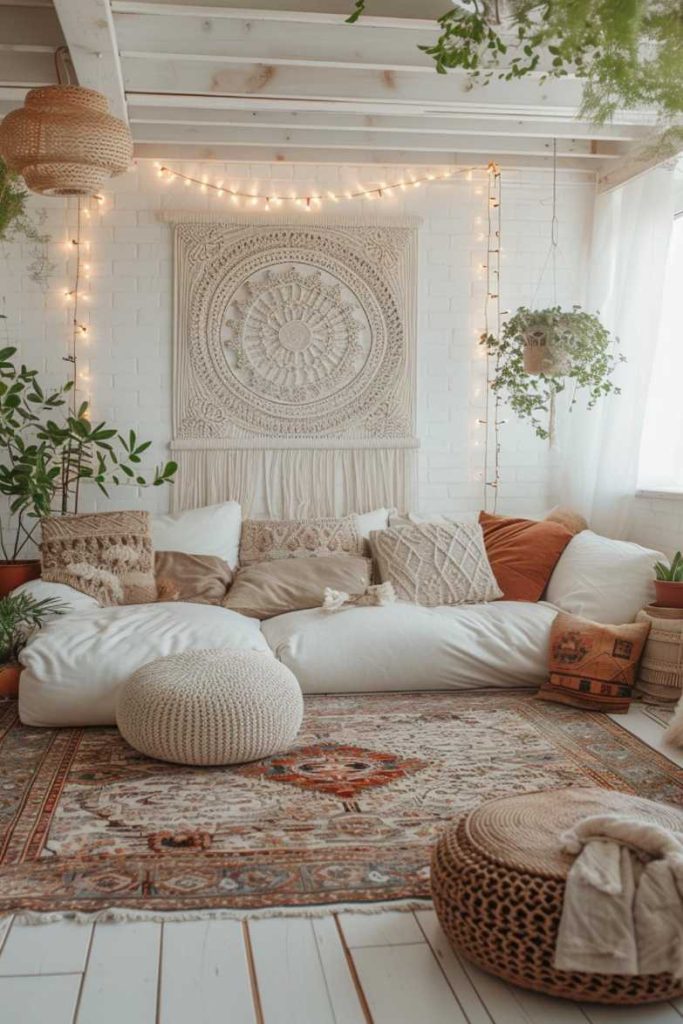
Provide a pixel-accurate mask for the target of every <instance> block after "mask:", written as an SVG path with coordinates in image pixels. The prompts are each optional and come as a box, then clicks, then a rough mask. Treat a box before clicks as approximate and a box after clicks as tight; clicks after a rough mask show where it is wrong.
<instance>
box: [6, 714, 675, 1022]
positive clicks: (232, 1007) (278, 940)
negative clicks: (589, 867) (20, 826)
mask: <svg viewBox="0 0 683 1024" xmlns="http://www.w3.org/2000/svg"><path fill="white" fill-rule="evenodd" d="M617 721H618V722H620V724H622V725H624V726H625V727H627V728H628V729H629V730H630V731H631V732H633V733H634V734H635V735H637V736H639V737H640V738H641V739H643V740H644V742H646V743H648V744H649V745H650V746H653V747H655V748H657V749H659V750H660V751H661V752H662V753H664V754H666V756H668V757H670V758H671V759H672V760H674V761H675V762H676V763H677V764H680V765H681V766H683V756H681V754H680V752H679V753H678V754H676V753H675V752H674V751H672V750H671V749H670V748H666V747H664V746H663V744H662V738H661V737H662V732H663V726H664V723H665V721H666V717H661V716H658V715H657V714H653V713H650V712H648V710H647V709H644V708H643V707H642V706H640V707H639V706H637V705H636V706H635V707H634V708H632V710H631V711H630V713H629V715H628V716H625V717H620V718H618V719H617ZM188 1022H192V1024H683V1000H677V1001H674V1002H671V1003H660V1004H658V1005H656V1006H645V1007H634V1008H610V1007H602V1006H596V1005H588V1004H586V1005H583V1004H582V1005H579V1004H575V1003H570V1002H566V1001H562V1000H557V999H550V998H547V997H545V996H541V995H536V994H534V993H532V992H526V991H524V990H522V989H518V988H515V987H513V986H511V985H507V984H506V983H505V982H502V981H499V980H498V979H497V978H494V977H493V976H492V975H488V974H485V973H484V972H483V971H480V970H479V969H478V968H476V967H474V966H473V965H472V964H470V963H469V962H468V961H467V960H465V959H464V958H462V957H460V956H459V955H457V954H456V953H454V952H453V950H452V949H451V948H450V946H449V944H448V942H447V940H446V939H445V937H444V935H443V933H442V931H441V929H440V927H439V922H438V920H437V918H436V916H435V914H434V912H433V911H432V910H430V909H424V910H419V911H417V912H416V913H399V912H388V913H381V914H372V915H367V914H366V915H363V914H333V913H330V914H328V915H326V916H325V917H320V918H301V917H300V918H284V917H273V918H264V919H259V920H254V921H250V922H248V923H247V922H239V921H227V920H226V921H194V922H187V923H185V922H183V923H178V922H169V923H167V924H158V923H152V922H130V923H122V924H109V923H107V924H104V923H103V924H96V925H84V924H75V923H73V922H69V921H61V922H57V923H54V924H49V925H36V926H30V925H22V924H19V923H18V922H14V921H12V920H11V919H9V920H5V921H4V922H0V1024H188Z"/></svg>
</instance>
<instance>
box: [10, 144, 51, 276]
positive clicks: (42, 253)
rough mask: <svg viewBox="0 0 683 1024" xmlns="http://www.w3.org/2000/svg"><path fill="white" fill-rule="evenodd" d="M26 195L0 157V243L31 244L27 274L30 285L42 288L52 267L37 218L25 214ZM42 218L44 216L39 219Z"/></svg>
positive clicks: (47, 236) (18, 180) (48, 237)
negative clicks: (18, 241)
mask: <svg viewBox="0 0 683 1024" xmlns="http://www.w3.org/2000/svg"><path fill="white" fill-rule="evenodd" d="M27 199H28V192H27V191H26V189H25V188H23V187H22V185H21V183H20V179H19V177H18V175H16V174H14V173H13V172H12V171H10V170H9V169H8V167H7V164H6V163H5V161H4V160H3V159H2V157H0V242H10V241H13V240H15V239H16V238H17V237H18V236H19V235H23V236H24V237H25V238H26V239H27V241H28V242H30V243H32V244H31V247H30V249H31V260H30V262H29V264H28V274H29V277H30V278H31V280H32V281H35V282H36V283H37V284H42V285H45V284H46V283H47V278H48V275H49V274H50V272H51V270H52V268H53V264H52V263H51V261H50V259H49V257H48V255H47V243H48V242H49V241H50V236H49V235H47V234H45V233H44V232H42V231H41V230H40V219H41V218H40V217H37V218H36V217H32V216H31V215H30V214H29V213H28V212H27V210H26V200H27ZM43 216H44V215H43Z"/></svg>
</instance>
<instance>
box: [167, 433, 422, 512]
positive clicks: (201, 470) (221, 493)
mask: <svg viewBox="0 0 683 1024" xmlns="http://www.w3.org/2000/svg"><path fill="white" fill-rule="evenodd" d="M175 454H176V461H177V463H178V477H177V480H176V483H175V485H174V487H173V491H172V504H173V511H174V512H181V511H183V510H184V509H187V508H199V507H201V506H203V505H215V504H218V503H219V502H222V501H237V502H239V503H240V505H241V506H242V514H243V516H244V517H245V518H251V517H253V516H256V515H263V516H266V517H268V518H273V519H312V518H318V517H321V516H343V515H347V514H348V513H350V512H370V511H372V509H375V508H396V509H398V510H399V512H405V511H407V510H408V509H409V508H411V507H412V504H413V498H414V492H415V475H416V458H415V449H412V448H389V447H387V448H361V449H329V448H326V449H315V450H312V449H300V450H289V449H254V448H249V449H237V450H228V451H226V450H220V449H208V450H206V451H201V450H196V449H189V450H188V449H181V450H178V451H176V453H175Z"/></svg>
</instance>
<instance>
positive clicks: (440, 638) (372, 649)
mask: <svg viewBox="0 0 683 1024" xmlns="http://www.w3.org/2000/svg"><path fill="white" fill-rule="evenodd" d="M556 614H557V609H555V608H553V607H551V606H550V605H548V604H545V603H542V602H541V603H538V604H529V603H527V602H522V601H495V602H493V603H491V604H478V605H458V606H457V607H448V608H419V607H417V606H416V605H410V604H394V605H386V606H384V607H379V608H377V607H375V608H344V609H342V610H340V611H338V612H324V611H322V609H318V608H314V609H310V610H308V611H302V612H291V613H290V614H289V615H279V616H277V618H274V619H269V620H268V621H267V622H263V623H262V629H263V633H264V636H265V637H266V639H267V640H268V643H269V644H270V646H271V648H272V649H273V651H274V652H275V655H276V656H277V657H278V658H279V659H280V661H282V662H283V663H284V664H285V665H286V666H287V667H288V668H290V669H291V670H292V672H293V673H294V675H295V676H296V677H297V679H298V680H299V683H300V685H301V688H302V690H303V691H304V693H347V692H356V691H371V690H434V689H448V688H449V687H457V688H462V689H467V688H471V687H482V686H538V685H539V684H540V683H541V682H543V680H544V679H545V678H546V677H547V674H548V645H549V641H550V626H551V624H552V622H553V619H554V618H555V616H556Z"/></svg>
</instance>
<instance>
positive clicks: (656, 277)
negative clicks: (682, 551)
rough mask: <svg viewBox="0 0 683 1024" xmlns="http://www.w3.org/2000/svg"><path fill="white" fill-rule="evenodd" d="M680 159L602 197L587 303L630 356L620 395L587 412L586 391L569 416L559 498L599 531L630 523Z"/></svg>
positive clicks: (620, 376) (563, 429)
mask: <svg viewBox="0 0 683 1024" xmlns="http://www.w3.org/2000/svg"><path fill="white" fill-rule="evenodd" d="M673 177H674V174H673V168H670V167H666V166H665V167H659V168H656V169H654V170H652V171H649V172H648V173H647V174H643V175H642V176H641V177H639V178H636V179H634V180H633V181H630V182H628V183H627V184H626V185H623V186H622V187H621V188H618V189H614V190H613V191H611V192H608V193H605V194H603V195H600V196H598V197H597V199H596V206H595V220H594V226H593V241H592V247H591V257H590V265H589V268H588V271H589V272H588V281H587V295H588V301H587V303H586V306H587V308H588V309H589V310H592V311H594V312H598V313H599V314H600V316H601V319H602V321H603V323H604V324H605V326H606V327H607V328H608V329H609V330H611V331H612V332H613V333H614V334H615V335H616V336H617V337H618V338H619V342H620V343H619V351H620V352H621V353H622V354H623V355H625V356H626V360H627V361H626V362H625V363H622V364H621V365H620V366H619V367H618V369H617V371H616V374H615V380H616V382H617V383H618V385H619V386H620V387H621V390H622V393H621V394H620V395H609V396H607V397H606V398H604V399H602V400H601V401H600V402H599V403H598V405H597V406H596V407H595V408H594V409H593V410H592V411H590V412H587V411H585V405H583V404H582V396H581V394H580V393H579V396H578V401H577V404H576V405H575V406H574V410H573V411H572V412H571V413H570V414H567V413H566V412H565V414H564V415H563V416H562V422H561V426H560V434H559V443H560V446H561V453H560V455H561V458H560V466H561V482H560V498H561V501H562V504H565V505H569V506H571V507H572V508H575V509H577V511H580V512H581V513H583V515H584V516H586V518H587V519H588V522H589V523H590V525H591V527H592V528H593V529H594V530H596V531H597V532H599V533H605V534H607V535H608V536H612V537H623V536H625V535H626V534H627V533H628V529H629V523H630V516H631V513H632V510H633V503H634V498H635V493H636V489H637V486H638V455H639V450H640V440H641V436H642V432H643V424H644V419H645V410H646V401H647V393H648V385H649V381H650V375H651V372H652V366H653V361H654V355H655V347H656V343H657V336H658V328H659V319H660V315H661V304H662V294H663V283H664V276H665V267H666V260H667V252H668V248H669V238H670V233H671V228H672V224H673V216H674V202H673Z"/></svg>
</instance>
